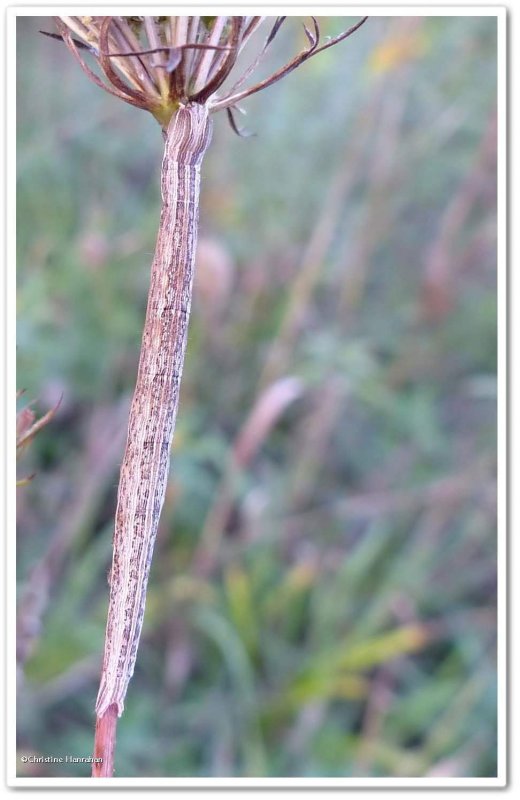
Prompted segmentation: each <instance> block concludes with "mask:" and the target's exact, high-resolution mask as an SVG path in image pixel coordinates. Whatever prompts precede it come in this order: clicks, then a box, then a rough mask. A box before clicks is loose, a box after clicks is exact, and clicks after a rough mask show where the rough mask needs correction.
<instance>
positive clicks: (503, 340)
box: [5, 3, 508, 797]
mask: <svg viewBox="0 0 520 800" xmlns="http://www.w3.org/2000/svg"><path fill="white" fill-rule="evenodd" d="M94 8H95V9H96V11H98V12H99V11H101V12H103V14H107V15H109V14H126V13H130V14H132V13H135V11H136V8H138V9H139V10H140V9H141V8H142V5H141V6H132V5H121V6H105V5H97V4H92V5H90V6H80V5H77V6H76V5H69V4H67V5H66V6H46V5H33V6H10V7H8V8H7V10H6V23H7V24H6V54H7V61H6V66H7V69H6V74H7V111H6V117H7V126H6V133H7V150H6V177H7V184H6V195H5V198H6V209H7V215H6V217H5V219H6V223H7V236H6V239H7V262H6V266H7V269H6V271H5V275H6V305H7V308H6V321H7V327H6V345H10V343H12V342H13V341H14V336H15V330H16V326H15V297H16V282H15V272H14V269H13V265H14V264H15V261H16V233H15V231H16V227H15V226H16V202H14V201H13V200H11V199H10V198H14V197H15V189H16V119H15V108H16V66H15V65H16V19H17V17H24V16H40V15H42V14H44V15H47V14H48V15H49V16H50V15H53V14H63V12H65V13H72V14H75V15H77V14H89V13H92V10H93V9H94ZM195 8H196V9H197V10H199V11H200V12H204V11H207V12H209V13H212V12H214V11H215V10H217V12H218V13H229V12H230V11H231V12H232V11H235V10H237V9H240V11H241V12H242V11H244V10H247V11H250V12H251V11H254V12H255V13H258V12H261V13H262V12H263V13H267V14H270V15H273V14H274V13H276V14H279V13H280V12H282V11H285V10H290V11H291V12H293V14H292V15H295V14H302V15H308V14H309V13H312V12H313V11H314V12H315V13H316V5H293V4H290V3H285V4H283V5H278V4H273V5H270V4H264V5H256V4H247V3H245V4H220V3H213V4H208V3H203V4H198V3H193V4H190V5H187V6H186V5H184V6H180V7H176V8H175V10H177V11H178V12H179V13H180V14H184V13H189V12H190V11H192V10H193V9H195ZM169 10H171V7H165V6H151V7H148V6H147V7H146V13H148V14H154V15H156V14H161V13H164V12H165V11H169ZM367 12H368V13H369V15H370V16H490V17H496V18H497V60H498V64H497V66H498V77H497V81H498V97H497V108H498V172H497V180H498V184H497V187H498V194H497V211H498V252H497V257H498V277H497V291H498V572H499V590H498V630H499V637H498V651H497V655H498V665H497V666H498V678H499V680H498V701H499V702H498V739H497V747H498V774H497V777H495V778H402V779H401V778H380V779H378V778H258V779H256V778H117V777H116V778H107V779H103V778H100V779H96V781H95V782H94V783H93V780H92V778H62V779H60V778H19V777H17V776H16V766H17V760H16V759H17V756H16V740H15V731H16V711H15V704H14V702H13V698H14V697H15V696H16V668H15V665H14V653H15V652H16V605H15V597H16V577H15V569H14V564H15V542H14V531H15V508H14V503H13V498H12V497H8V498H7V499H8V502H7V504H6V507H7V512H8V514H7V520H8V525H7V527H6V530H7V532H8V535H7V537H6V538H7V570H6V584H7V601H8V608H7V610H8V616H7V622H8V640H7V643H8V644H7V653H8V655H9V663H7V664H6V667H7V700H8V702H7V709H6V710H7V731H6V732H7V739H8V748H7V771H6V772H7V785H8V786H10V787H30V788H51V787H59V788H65V787H74V788H80V787H89V788H90V789H98V788H102V787H110V788H112V789H114V788H118V789H119V788H124V787H128V788H130V787H131V788H141V787H143V788H144V787H147V788H159V787H169V788H177V789H182V788H199V789H207V788H214V789H223V788H230V789H237V788H256V789H273V788H278V789H295V788H305V789H313V788H318V787H319V788H323V789H329V788H334V789H338V788H348V789H356V788H363V789H367V788H374V789H397V788H404V789H413V788H421V789H434V788H439V789H447V788H456V789H463V788H465V789H468V788H475V789H478V788H480V789H485V788H489V789H491V788H503V787H505V786H507V761H506V755H507V741H506V734H507V714H506V709H507V706H506V689H507V677H506V667H507V642H506V635H507V619H506V603H507V583H506V578H507V576H506V547H507V533H506V528H507V505H506V503H507V438H506V437H507V407H506V402H507V382H506V381H507V324H508V318H507V224H506V192H507V180H506V175H507V173H506V156H507V153H506V142H507V139H506V128H507V116H506V115H507V82H506V79H507V28H506V24H507V9H506V8H505V7H504V6H490V5H485V6H479V5H457V6H452V5H448V6H441V5H435V6H417V5H377V6H376V5H364V6H343V5H341V6H335V5H327V6H320V7H319V15H325V16H329V15H330V16H343V15H344V16H358V15H359V16H362V15H364V14H365V13H367ZM8 199H9V202H8ZM15 390H16V380H15V353H14V348H13V347H12V346H9V347H8V348H7V349H6V392H7V415H6V420H7V430H8V431H9V432H10V435H9V437H8V440H7V442H6V444H7V452H9V453H10V454H13V455H12V457H11V458H10V459H8V461H7V465H6V466H7V469H6V479H7V486H14V484H15V475H16V467H15V458H14V453H15V450H16V447H15V434H14V431H15V427H16V426H15V420H16V404H15V402H14V399H13V398H14V397H15ZM93 724H94V717H93ZM183 794H184V793H183ZM191 796H192V797H193V795H191Z"/></svg>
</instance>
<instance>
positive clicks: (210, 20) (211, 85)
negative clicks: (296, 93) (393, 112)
mask: <svg viewBox="0 0 520 800" xmlns="http://www.w3.org/2000/svg"><path fill="white" fill-rule="evenodd" d="M54 19H55V22H56V26H57V29H58V32H59V37H56V38H61V39H63V41H64V42H65V44H66V45H67V47H68V48H69V50H70V51H71V53H72V54H73V55H74V57H75V58H76V59H77V61H78V62H79V63H80V65H81V67H82V69H83V70H84V71H85V72H86V74H87V75H88V76H89V78H90V79H91V80H93V81H94V83H96V84H97V85H98V86H100V87H101V88H103V89H105V90H106V91H107V92H110V93H111V94H113V95H115V96H117V97H119V98H120V99H121V100H124V101H125V102H127V103H130V104H131V105H134V106H137V107H139V108H144V109H146V110H148V111H150V112H151V113H152V114H153V115H154V116H155V117H156V119H157V120H158V121H159V122H160V124H161V125H162V126H163V128H166V127H167V125H168V123H169V120H170V118H171V116H172V114H173V113H174V112H175V111H176V110H177V109H178V107H179V105H181V104H183V105H184V104H187V103H190V102H191V103H207V104H208V105H209V107H210V108H211V109H212V110H217V109H220V108H225V109H226V110H227V112H228V115H229V117H230V121H231V123H232V126H233V128H234V129H235V130H237V128H236V126H235V125H234V122H233V118H232V109H233V108H234V107H235V105H236V103H237V102H238V101H240V100H243V99H244V98H245V97H248V96H249V95H250V94H253V93H254V92H258V91H260V90H261V89H265V88H266V87H267V86H270V85H271V84H273V83H275V82H276V81H278V80H280V79H281V78H283V77H284V76H285V75H287V74H289V72H292V70H293V69H296V68H297V67H298V66H300V64H302V63H303V62H304V61H306V60H307V59H309V58H310V57H312V56H314V55H316V54H317V53H319V52H321V51H322V50H325V49H326V48H328V47H332V46H333V45H335V44H337V43H338V42H340V41H342V40H343V39H346V38H347V37H348V36H350V35H351V34H352V33H354V31H356V30H357V29H358V28H360V27H361V25H362V24H363V23H364V22H365V21H366V19H367V17H363V18H362V19H361V20H360V21H359V22H357V23H356V24H355V25H353V26H352V27H351V28H349V29H348V30H347V31H344V32H343V33H341V34H340V35H339V36H336V37H334V38H332V39H329V40H328V41H326V42H325V43H324V44H322V45H320V30H319V26H318V22H317V21H316V19H315V18H314V17H312V29H309V28H308V27H307V26H305V25H304V29H305V33H306V36H307V39H308V43H309V44H308V47H306V48H305V49H304V50H302V51H301V52H300V53H298V54H297V55H296V56H295V57H294V58H293V59H292V60H291V61H289V62H288V63H287V64H285V65H284V66H283V67H281V68H280V69H279V70H277V71H276V72H274V73H273V74H272V75H270V76H269V77H268V78H265V79H264V80H262V81H260V82H259V83H257V84H255V85H253V86H250V87H247V88H244V89H242V88H241V87H242V86H243V84H244V83H245V81H246V80H247V79H248V78H249V77H250V76H251V74H252V73H253V72H254V71H255V69H256V67H257V66H258V64H259V62H260V61H261V59H262V57H263V55H264V54H265V52H266V50H267V49H268V47H269V45H270V44H271V42H272V41H273V39H274V37H275V36H276V34H277V32H278V30H279V29H280V27H281V25H282V23H283V22H284V20H285V17H277V18H276V19H275V22H274V25H273V26H272V27H271V29H270V32H269V34H268V36H267V38H266V40H265V43H264V46H263V48H262V49H261V50H260V52H259V54H258V55H257V57H256V59H255V60H254V61H253V63H252V64H251V66H250V67H249V68H248V69H247V70H245V72H244V73H243V74H242V76H241V77H240V78H239V79H238V80H237V81H236V82H235V84H234V85H233V87H232V88H231V89H230V90H229V91H228V92H227V93H226V94H225V95H224V96H223V97H219V96H218V94H217V93H218V91H219V89H220V88H221V86H222V84H223V83H224V81H225V80H226V78H227V77H228V76H229V74H230V72H231V71H232V69H233V67H234V66H235V63H236V60H237V58H238V56H239V54H240V52H241V51H242V49H243V47H244V46H245V44H246V43H247V41H248V40H249V38H250V37H251V36H252V34H253V33H254V32H255V31H256V30H257V28H258V27H259V25H260V24H261V23H262V22H263V21H264V20H266V19H267V18H266V17H55V18H54ZM50 35H51V36H52V35H53V34H50ZM89 55H90V56H93V58H94V60H95V62H97V65H98V67H99V70H100V71H101V74H102V76H103V77H100V75H99V74H98V72H96V71H95V70H94V69H93V68H92V67H91V66H89V63H88V60H87V59H88V58H89ZM237 132H238V131H237Z"/></svg>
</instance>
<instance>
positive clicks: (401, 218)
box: [17, 17, 496, 777]
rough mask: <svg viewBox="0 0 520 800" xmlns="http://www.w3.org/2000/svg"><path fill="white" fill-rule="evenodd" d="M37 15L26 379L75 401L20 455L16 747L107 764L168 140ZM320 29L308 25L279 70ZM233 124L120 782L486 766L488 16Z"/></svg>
mask: <svg viewBox="0 0 520 800" xmlns="http://www.w3.org/2000/svg"><path fill="white" fill-rule="evenodd" d="M320 21H321V25H322V28H323V31H324V33H325V34H327V33H330V34H333V33H336V32H338V31H339V30H341V29H343V28H344V27H346V25H348V24H350V23H351V20H350V19H348V18H343V19H342V18H322V19H321V20H320ZM40 28H41V29H44V30H51V29H52V22H51V20H50V19H49V18H34V17H28V18H19V19H18V73H17V74H18V150H17V158H18V234H17V235H18V385H19V387H20V388H25V389H26V395H25V398H28V399H29V400H31V401H33V403H34V408H35V409H37V410H38V413H40V414H41V413H43V412H44V411H46V410H47V409H48V408H49V407H51V406H53V405H54V404H55V403H56V401H57V399H59V397H60V396H62V402H61V406H60V409H59V411H58V412H57V414H56V416H55V417H54V419H53V420H52V422H51V423H50V424H48V425H47V426H46V428H45V429H44V430H43V431H42V432H40V433H39V434H38V436H37V437H36V439H35V440H34V442H33V444H32V445H31V448H30V449H29V450H28V451H27V452H26V453H25V454H24V457H23V461H22V464H21V470H22V472H23V473H24V474H28V473H30V472H35V473H36V477H35V478H34V479H33V481H32V482H31V483H30V484H29V485H28V486H24V487H23V488H20V489H19V490H18V491H19V495H18V523H19V531H18V571H19V615H18V627H19V653H18V656H19V662H20V667H19V672H20V689H19V729H18V737H19V749H20V753H21V754H22V753H23V754H30V753H34V754H36V755H65V754H71V755H79V756H87V755H89V754H90V753H91V752H92V737H93V723H94V715H93V708H94V702H95V696H96V692H97V682H98V677H99V670H100V659H101V653H102V645H103V637H104V627H105V615H106V609H107V597H108V587H107V580H106V575H107V569H108V566H109V559H110V550H111V536H112V518H113V514H114V505H115V490H116V485H117V472H118V464H119V461H120V459H121V453H122V448H123V444H124V434H125V424H126V415H127V411H128V403H129V398H130V393H131V391H132V388H133V384H134V379H135V374H136V364H137V355H138V348H139V343H140V335H141V328H142V322H143V318H144V308H145V301H146V291H147V284H148V273H149V265H150V262H151V255H152V252H153V247H154V238H155V233H156V227H157V221H158V210H159V191H158V173H159V169H160V161H161V146H162V142H161V135H160V131H159V128H158V126H157V124H156V123H155V122H154V120H153V119H152V117H150V116H148V115H146V114H144V113H142V112H139V111H137V110H135V109H132V108H130V107H125V106H124V105H123V104H122V103H118V102H116V101H115V100H114V99H113V98H111V97H109V96H108V95H105V94H104V93H103V92H101V91H99V90H98V89H97V88H96V87H95V86H93V85H92V84H90V83H89V81H88V80H87V79H86V78H85V76H84V75H83V74H82V73H81V71H80V69H79V67H78V66H77V65H76V64H75V63H73V61H72V60H71V58H70V56H69V55H68V53H67V52H66V50H65V48H64V47H63V46H61V45H60V44H59V43H57V42H53V41H52V40H49V39H45V38H44V37H42V36H40V35H39V34H38V33H37V31H38V29H40ZM303 43H304V34H303V30H302V28H301V26H300V25H299V23H298V22H297V20H296V19H295V20H292V21H290V22H289V23H288V24H287V26H286V29H285V31H284V30H283V29H282V32H281V33H280V35H279V39H277V40H276V41H275V43H274V46H273V51H272V53H271V54H270V57H269V59H268V60H267V62H266V64H265V67H264V68H265V73H266V74H267V73H268V72H270V71H271V70H272V68H273V67H274V66H276V65H277V64H279V63H281V62H282V61H283V60H286V59H287V57H288V56H289V55H290V54H292V52H294V51H296V49H298V48H299V47H300V46H302V44H303ZM246 106H247V112H248V116H247V119H245V120H244V124H245V125H246V126H247V127H248V128H249V129H250V130H252V131H254V132H255V133H256V136H255V137H254V138H249V139H243V140H240V139H237V138H236V136H235V135H234V134H233V133H232V131H231V130H230V129H229V128H228V126H227V125H226V120H225V117H224V116H222V117H219V118H218V119H217V120H216V133H215V141H214V143H213V146H212V148H211V151H210V154H209V156H208V158H207V161H206V163H205V166H204V170H203V172H204V175H203V178H204V185H203V198H202V220H201V242H200V248H199V258H198V275H197V286H196V294H195V301H194V310H193V315H192V321H191V327H190V342H189V348H188V354H187V360H186V367H185V374H184V382H183V389H182V397H181V408H180V414H179V419H178V425H177V432H176V437H175V442H174V452H173V459H172V470H171V481H170V484H169V489H168V493H167V498H166V504H165V509H164V513H163V517H162V521H161V526H160V532H159V537H158V541H157V545H156V558H155V562H154V565H153V568H152V575H151V585H150V594H149V600H148V604H147V611H146V618H145V626H144V631H143V637H142V643H141V648H140V653H139V658H138V663H137V668H136V674H135V676H134V679H133V681H132V683H131V685H130V690H129V694H128V697H127V703H126V710H125V714H124V717H123V719H122V721H121V722H120V725H119V731H118V755H117V772H116V774H117V775H119V776H285V777H290V776H332V777H334V776H376V777H379V776H381V777H383V776H384V777H388V776H399V777H401V776H476V777H480V776H492V775H494V774H496V728H495V725H496V718H495V713H496V712H495V708H496V687H495V571H496V570H495V561H496V547H495V514H496V508H495V502H496V496H495V480H494V473H495V446H496V416H495V414H496V380H495V374H496V284H495V280H496V276H495V267H496V263H495V256H496V251H495V248H496V228H495V223H496V220H495V206H496V197H495V190H496V186H495V182H496V180H495V179H496V163H495V149H496V141H495V125H496V21H495V19H494V18H489V17H488V18H486V17H461V18H457V17H437V18H394V19H390V18H372V19H370V20H369V22H368V23H367V24H366V25H365V26H364V27H363V28H362V29H361V30H360V31H359V32H358V33H357V34H356V35H355V36H354V37H353V38H352V39H350V40H348V41H347V42H346V43H344V44H343V45H340V46H339V47H337V48H335V49H331V50H328V51H326V52H325V53H323V54H322V55H321V56H320V57H318V58H317V59H316V60H315V61H312V62H310V63H309V64H307V65H305V66H304V67H302V68H301V70H298V71H297V72H295V73H293V74H292V75H291V76H290V77H289V78H287V79H286V80H285V81H283V82H282V83H279V84H277V85H276V86H274V87H272V88H271V89H269V90H268V92H266V93H265V94H260V95H256V96H255V97H252V98H251V99H250V100H248V101H247V103H246ZM26 402H27V401H26ZM19 769H20V770H21V769H22V767H19ZM20 774H25V775H56V776H66V775H69V776H81V775H88V774H89V770H88V767H85V766H78V765H39V766H36V765H33V766H30V765H28V766H26V767H23V772H20Z"/></svg>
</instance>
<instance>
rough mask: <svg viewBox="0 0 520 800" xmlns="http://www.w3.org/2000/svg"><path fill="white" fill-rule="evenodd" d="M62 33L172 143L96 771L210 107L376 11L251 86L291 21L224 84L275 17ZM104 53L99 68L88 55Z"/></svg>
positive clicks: (123, 502)
mask: <svg viewBox="0 0 520 800" xmlns="http://www.w3.org/2000/svg"><path fill="white" fill-rule="evenodd" d="M55 19H56V24H57V28H58V32H59V34H58V35H54V34H51V35H54V36H57V38H62V39H63V41H64V42H65V44H66V45H67V47H68V48H69V50H70V51H71V52H72V54H73V55H74V57H75V58H76V59H77V60H78V61H79V63H80V64H81V67H82V68H83V70H84V71H85V72H86V73H87V75H88V76H89V77H90V78H91V79H92V80H93V81H94V82H95V83H96V84H97V85H98V86H100V87H102V88H103V89H105V90H106V91H108V92H110V93H111V94H113V95H115V96H116V97H119V98H120V99H121V100H124V101H125V102H127V103H130V104H131V105H134V106H137V107H139V108H143V109H146V110H148V111H150V112H151V113H152V114H153V115H154V116H155V117H156V119H157V120H158V121H159V123H160V124H161V126H162V128H163V131H164V135H165V149H164V157H163V163H162V172H161V196H162V206H161V218H160V223H159V231H158V235H157V243H156V248H155V255H154V259H153V263H152V274H151V282H150V290H149V295H148V305H147V311H146V319H145V324H144V331H143V338H142V344H141V352H140V358H139V368H138V375H137V382H136V387H135V391H134V396H133V400H132V405H131V409H130V417H129V422H128V436H127V443H126V448H125V453H124V457H123V462H122V465H121V473H120V479H119V487H118V499H117V510H116V519H115V530H114V548H113V560H112V568H111V573H110V602H109V611H108V621H107V629H106V637H105V652H104V659H103V670H102V675H101V683H100V688H99V693H98V699H97V704H96V714H97V725H96V742H95V756H97V757H99V758H101V759H102V763H101V764H99V763H95V764H94V768H93V775H94V776H96V777H106V776H111V775H112V772H113V750H114V744H115V726H116V720H117V716H120V715H121V714H122V712H123V707H124V699H125V695H126V691H127V688H128V683H129V681H130V679H131V677H132V674H133V670H134V665H135V661H136V656H137V648H138V644H139V638H140V633H141V628H142V623H143V617H144V608H145V600H146V589H147V583H148V575H149V571H150V564H151V559H152V552H153V547H154V542H155V537H156V534H157V528H158V524H159V518H160V514H161V509H162V505H163V501H164V494H165V489H166V482H167V477H168V467H169V460H170V447H171V442H172V437H173V431H174V427H175V419H176V415H177V407H178V400H179V389H180V381H181V374H182V368H183V363H184V353H185V349H186V340H187V331H188V320H189V314H190V307H191V294H192V286H193V268H194V261H195V249H196V243H197V225H198V208H199V188H200V165H201V162H202V159H203V157H204V154H205V152H206V150H207V148H208V146H209V144H210V141H211V130H212V121H211V114H212V112H214V111H217V110H219V109H225V110H226V112H227V114H228V117H229V120H230V122H231V125H232V127H233V129H234V130H235V131H236V132H239V131H238V128H237V126H236V125H235V122H234V118H233V110H234V109H236V108H237V103H238V102H240V101H241V100H244V99H245V98H246V97H248V96H249V95H251V94H253V93H254V92H258V91H260V90H261V89H265V88H266V87H268V86H270V85H272V84H273V83H275V82H276V81H278V80H280V79H281V78H283V77H284V76H285V75H287V74H289V73H290V72H291V71H292V70H294V69H296V68H297V67H298V66H300V64H302V63H303V62H305V61H307V60H308V59H309V58H311V57H313V56H315V55H317V54H318V53H320V52H322V51H323V50H325V49H326V48H328V47H332V46H333V45H335V44H337V43H338V42H340V41H342V40H343V39H346V38H347V37H348V36H350V35H351V34H352V33H354V31H356V30H357V29H358V28H359V27H360V26H361V25H362V24H363V22H364V21H365V19H366V18H363V19H361V20H360V21H359V22H358V23H356V25H354V26H353V27H351V28H349V29H348V30H347V31H345V32H344V33H342V34H340V35H339V36H336V37H334V38H331V39H329V40H327V41H326V42H325V43H323V44H321V43H320V30H319V26H318V22H317V21H316V19H314V18H311V19H312V23H311V26H310V27H307V26H306V25H304V30H305V34H306V36H307V40H308V45H307V47H306V48H305V49H304V50H302V51H301V52H300V53H298V54H297V55H296V56H295V57H294V58H293V59H292V60H291V61H289V62H288V63H286V64H284V65H283V66H282V67H281V68H280V69H278V70H277V71H276V72H274V73H273V74H272V75H270V76H269V77H267V78H265V79H264V80H262V81H260V82H259V83H256V84H253V85H252V86H245V84H246V83H247V81H248V79H249V78H250V77H251V75H252V74H253V73H254V71H255V69H256V67H257V66H258V65H259V63H260V62H261V60H262V57H263V56H264V55H265V53H266V51H267V49H268V48H269V46H270V44H271V42H272V41H273V39H274V38H275V36H276V34H277V33H278V31H279V30H280V27H281V26H282V24H283V22H284V20H285V17H278V18H276V19H275V21H274V24H271V26H270V30H269V33H268V35H267V37H266V39H265V43H264V45H263V47H262V48H261V49H260V51H259V53H258V55H257V56H256V58H255V59H254V61H253V63H252V64H251V66H250V67H249V68H248V69H246V70H245V71H244V72H243V73H242V74H241V76H240V77H239V78H238V80H236V81H235V83H234V84H233V85H232V86H231V88H230V89H227V90H226V91H224V93H223V94H222V96H220V95H219V92H220V90H221V88H222V87H223V84H224V82H225V81H226V79H227V78H228V76H229V75H230V73H231V71H232V69H233V67H234V66H235V63H236V60H237V58H238V56H239V54H240V52H241V51H242V49H243V48H244V46H245V45H246V43H247V42H248V40H249V39H250V37H251V36H252V35H253V33H254V32H255V31H256V30H257V28H258V27H259V26H260V24H261V23H262V22H263V21H264V19H265V18H264V17H56V18H55ZM89 58H94V60H95V61H96V62H97V65H98V67H99V72H100V73H101V75H102V76H103V77H100V75H99V74H98V72H96V71H95V70H94V69H93V67H92V66H90V65H89V64H88V63H87V59H89Z"/></svg>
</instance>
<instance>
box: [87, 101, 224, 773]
mask: <svg viewBox="0 0 520 800" xmlns="http://www.w3.org/2000/svg"><path fill="white" fill-rule="evenodd" d="M211 129H212V123H211V121H210V119H209V116H208V109H207V107H206V106H204V105H198V104H189V105H187V106H181V107H180V109H179V110H178V112H177V113H176V114H175V115H174V116H173V117H172V120H171V122H170V124H169V126H168V130H167V132H166V144H165V151H164V158H163V163H162V172H161V194H162V209H161V219H160V224H159V232H158V236H157V244H156V249H155V255H154V259H153V263H152V275H151V283H150V290H149V294H148V306H147V311H146V320H145V325H144V331H143V339H142V344H141V353H140V359H139V370H138V376H137V383H136V387H135V392H134V396H133V400H132V406H131V409H130V418H129V423H128V437H127V443H126V449H125V454H124V458H123V463H122V466H121V474H120V479H119V488H118V499H117V510H116V521H115V531H114V550H113V560H112V570H111V576H110V602H109V611H108V620H107V628H106V637H105V653H104V660H103V670H102V675H101V683H100V687H99V694H98V699H97V704H96V714H97V717H98V721H97V728H96V748H97V747H98V745H99V748H100V749H101V750H102V751H103V757H106V758H107V759H109V753H108V752H107V753H106V752H105V750H104V748H105V747H106V748H108V747H109V746H111V747H113V744H114V741H115V722H116V719H115V718H114V719H112V717H115V715H117V716H121V714H122V713H123V707H124V698H125V695H126V690H127V687H128V683H129V681H130V678H131V677H132V674H133V671H134V665H135V660H136V655H137V647H138V644H139V637H140V633H141V627H142V623H143V616H144V607H145V600H146V589H147V583H148V575H149V571H150V563H151V560H152V552H153V546H154V542H155V537H156V534H157V528H158V524H159V518H160V514H161V509H162V505H163V501H164V493H165V489H166V482H167V477H168V467H169V459H170V447H171V441H172V437H173V431H174V427H175V419H176V415H177V407H178V401H179V388H180V381H181V374H182V368H183V363H184V353H185V349H186V339H187V332H188V318H189V313H190V307H191V294H192V284H193V267H194V259H195V248H196V242H197V228H198V210H199V185H200V164H201V161H202V158H203V156H204V153H205V152H206V149H207V147H208V145H209V143H210V139H211ZM96 752H97V749H96ZM106 769H108V766H107V767H106Z"/></svg>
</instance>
